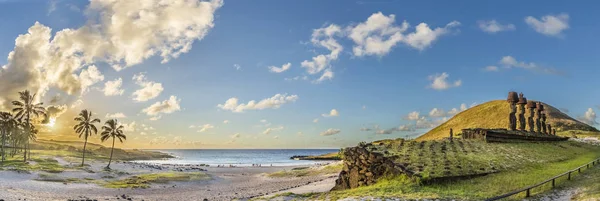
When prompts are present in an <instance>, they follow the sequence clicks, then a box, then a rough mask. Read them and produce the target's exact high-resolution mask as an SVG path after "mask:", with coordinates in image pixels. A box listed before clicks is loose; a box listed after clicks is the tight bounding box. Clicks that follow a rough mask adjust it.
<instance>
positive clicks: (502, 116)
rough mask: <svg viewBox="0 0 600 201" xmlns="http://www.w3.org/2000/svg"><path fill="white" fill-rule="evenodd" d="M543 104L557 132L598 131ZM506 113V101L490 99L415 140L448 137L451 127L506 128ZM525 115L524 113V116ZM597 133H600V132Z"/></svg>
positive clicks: (507, 111) (454, 128)
mask: <svg viewBox="0 0 600 201" xmlns="http://www.w3.org/2000/svg"><path fill="white" fill-rule="evenodd" d="M544 105H545V108H546V112H548V113H546V114H547V122H549V123H550V124H551V125H552V126H553V128H556V131H557V133H567V132H565V131H589V132H598V130H597V129H596V128H594V127H592V126H589V125H587V124H584V123H582V122H580V121H577V120H576V119H574V118H571V117H569V115H567V114H565V113H562V112H561V111H560V110H558V109H556V108H555V107H552V106H551V105H548V104H546V103H544ZM508 114H509V105H508V103H507V102H506V101H504V100H494V101H490V102H487V103H483V104H481V105H477V106H475V107H473V108H470V109H468V110H465V111H463V112H461V113H459V114H457V115H455V116H454V117H452V118H451V119H449V120H448V121H446V122H445V123H443V124H441V125H439V126H438V127H436V128H434V129H432V130H431V131H429V132H427V133H425V134H423V135H422V136H420V137H418V138H417V140H436V139H442V138H444V137H448V133H449V131H450V129H453V130H454V133H460V132H461V129H464V128H507V126H508ZM527 115H528V114H525V116H527ZM589 132H587V133H589ZM597 134H599V135H600V133H597Z"/></svg>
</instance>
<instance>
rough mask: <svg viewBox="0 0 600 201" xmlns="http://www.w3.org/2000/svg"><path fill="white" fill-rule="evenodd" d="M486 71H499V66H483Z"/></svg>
mask: <svg viewBox="0 0 600 201" xmlns="http://www.w3.org/2000/svg"><path fill="white" fill-rule="evenodd" d="M483 70H484V71H487V72H498V71H499V69H498V66H486V67H485V68H483Z"/></svg>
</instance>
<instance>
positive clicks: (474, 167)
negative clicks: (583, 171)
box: [302, 140, 600, 200]
mask: <svg viewBox="0 0 600 201" xmlns="http://www.w3.org/2000/svg"><path fill="white" fill-rule="evenodd" d="M401 143H402V141H401V140H383V141H377V142H373V143H372V145H370V146H368V149H374V150H373V151H375V152H379V153H384V154H385V156H386V157H390V159H394V160H395V161H394V162H396V163H406V164H407V167H408V168H409V169H411V170H413V171H416V172H417V173H418V174H419V175H421V176H423V178H418V177H408V176H406V175H404V174H402V175H397V176H394V177H391V178H381V179H379V181H378V182H377V183H376V184H374V185H371V186H364V187H359V188H355V189H349V190H341V191H332V192H328V193H320V194H311V195H302V196H309V197H310V199H311V200H312V199H322V200H326V199H331V200H337V199H341V198H348V197H376V198H402V199H458V200H482V199H485V198H489V197H493V196H497V195H501V194H504V193H508V192H511V191H514V190H517V189H521V188H523V187H526V186H530V185H533V184H536V183H539V182H541V181H544V180H546V179H549V178H552V177H554V176H556V175H559V174H562V173H564V172H566V171H568V170H572V169H573V168H576V167H578V166H580V165H583V164H586V163H588V162H590V161H592V160H594V159H597V158H599V157H600V147H598V146H593V145H589V144H584V143H578V142H572V141H566V142H551V143H484V142H479V141H472V140H466V141H461V140H459V141H454V142H447V141H445V142H442V141H427V142H423V143H424V144H423V146H422V148H419V147H420V146H421V145H420V143H421V142H416V141H404V143H403V145H402V146H400V144H401ZM459 143H462V144H463V145H462V146H458V145H459ZM443 146H444V147H445V148H444V150H446V151H445V156H444V153H443V152H442V151H441V150H442V149H443V148H442V147H443ZM461 147H462V148H461ZM463 150H464V151H463ZM398 156H399V157H398ZM445 161H447V162H445ZM446 164H447V165H446ZM458 166H460V168H458ZM492 167H494V168H492ZM481 168H483V170H482V169H481ZM420 169H421V170H420ZM444 171H446V172H447V173H443V172H444ZM438 172H439V173H438ZM440 173H441V174H440ZM485 173H487V174H486V175H483V176H481V175H480V176H477V177H472V178H457V177H456V176H464V175H470V174H485ZM598 174H600V173H598ZM573 176H574V178H576V177H578V174H577V173H575V174H573ZM444 178H446V179H444ZM448 178H452V179H448ZM556 182H557V185H559V186H560V185H563V184H564V185H567V184H568V182H566V177H562V178H559V179H558V180H557V181H556ZM590 182H591V181H590ZM596 182H597V180H596ZM550 189H551V184H546V185H543V186H541V187H538V188H535V189H533V190H532V192H531V193H532V194H539V193H542V192H547V191H548V190H550ZM589 191H590V193H589V194H590V195H596V194H598V193H600V184H598V185H593V186H592V187H590V190H589ZM524 195H525V194H524V193H521V194H518V195H516V196H514V197H511V199H509V200H519V199H523V198H524Z"/></svg>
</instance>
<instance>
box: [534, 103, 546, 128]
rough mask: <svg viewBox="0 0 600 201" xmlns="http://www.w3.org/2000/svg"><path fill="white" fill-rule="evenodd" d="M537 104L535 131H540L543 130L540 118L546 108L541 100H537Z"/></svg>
mask: <svg viewBox="0 0 600 201" xmlns="http://www.w3.org/2000/svg"><path fill="white" fill-rule="evenodd" d="M535 105H536V110H535V132H536V133H540V132H542V122H541V121H540V119H541V118H542V110H544V106H542V103H540V102H536V104H535Z"/></svg>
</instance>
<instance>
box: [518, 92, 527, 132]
mask: <svg viewBox="0 0 600 201" xmlns="http://www.w3.org/2000/svg"><path fill="white" fill-rule="evenodd" d="M518 104H519V130H522V131H525V125H526V124H527V122H526V121H525V105H527V98H525V97H523V93H521V94H519V102H518Z"/></svg>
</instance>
